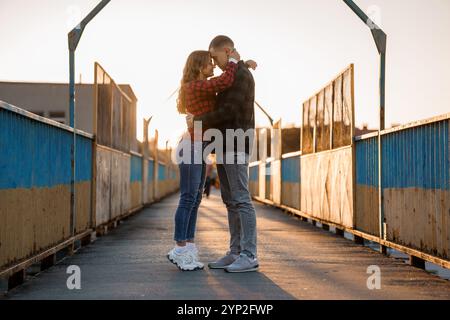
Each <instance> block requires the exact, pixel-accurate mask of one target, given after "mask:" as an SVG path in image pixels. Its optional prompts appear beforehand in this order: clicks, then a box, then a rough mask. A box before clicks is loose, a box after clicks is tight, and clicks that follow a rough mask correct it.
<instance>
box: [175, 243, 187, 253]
mask: <svg viewBox="0 0 450 320" xmlns="http://www.w3.org/2000/svg"><path fill="white" fill-rule="evenodd" d="M187 249H188V248H187V246H182V247H181V246H179V245H176V246H175V252H176V253H178V254H180V253H183V252H185V251H186V250H187Z"/></svg>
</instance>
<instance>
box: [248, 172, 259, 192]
mask: <svg viewBox="0 0 450 320" xmlns="http://www.w3.org/2000/svg"><path fill="white" fill-rule="evenodd" d="M249 187H250V194H251V195H252V197H258V196H259V165H257V164H256V165H253V166H250V167H249Z"/></svg>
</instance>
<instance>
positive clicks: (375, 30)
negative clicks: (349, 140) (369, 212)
mask: <svg viewBox="0 0 450 320" xmlns="http://www.w3.org/2000/svg"><path fill="white" fill-rule="evenodd" d="M343 1H344V3H345V4H346V5H347V6H349V7H350V9H351V10H352V11H353V12H354V13H355V14H356V15H357V16H358V17H359V18H360V19H361V20H362V21H363V22H364V23H365V24H366V25H367V26H368V27H369V28H370V30H371V32H372V36H373V39H374V40H375V44H376V46H377V49H378V53H379V55H380V82H379V86H380V107H379V117H380V119H379V121H380V124H379V126H380V128H379V130H378V218H379V232H380V238H381V239H383V240H386V237H387V236H386V226H385V222H386V221H385V216H384V209H383V202H384V201H383V181H382V171H381V170H382V165H381V151H382V150H381V131H382V130H384V129H385V97H386V95H385V89H386V44H387V35H386V33H384V31H383V30H381V28H380V27H379V26H378V25H377V24H376V23H374V22H373V21H372V20H371V19H370V18H369V17H368V16H367V15H366V14H365V13H364V12H363V11H362V10H361V9H360V8H359V7H358V6H357V5H356V4H355V3H354V2H353V1H352V0H343ZM380 248H381V249H380V251H381V252H382V253H386V252H387V247H386V246H383V245H381V247H380Z"/></svg>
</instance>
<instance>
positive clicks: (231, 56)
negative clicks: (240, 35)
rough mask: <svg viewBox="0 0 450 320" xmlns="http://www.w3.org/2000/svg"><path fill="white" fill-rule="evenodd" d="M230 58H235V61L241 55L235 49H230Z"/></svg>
mask: <svg viewBox="0 0 450 320" xmlns="http://www.w3.org/2000/svg"><path fill="white" fill-rule="evenodd" d="M230 58H233V59H236V60H237V61H240V60H241V55H240V54H239V52H237V50H236V49H233V51H231V53H230Z"/></svg>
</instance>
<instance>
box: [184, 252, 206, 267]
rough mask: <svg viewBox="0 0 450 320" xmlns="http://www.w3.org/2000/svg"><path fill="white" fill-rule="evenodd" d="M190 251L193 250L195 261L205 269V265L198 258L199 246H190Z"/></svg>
mask: <svg viewBox="0 0 450 320" xmlns="http://www.w3.org/2000/svg"><path fill="white" fill-rule="evenodd" d="M188 251H190V252H191V254H192V255H193V256H194V257H193V258H194V263H195V264H196V265H197V266H198V267H199V268H200V269H203V268H204V267H205V265H204V264H203V263H202V262H200V259H199V258H198V249H197V247H195V246H194V247H190V249H188Z"/></svg>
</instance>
